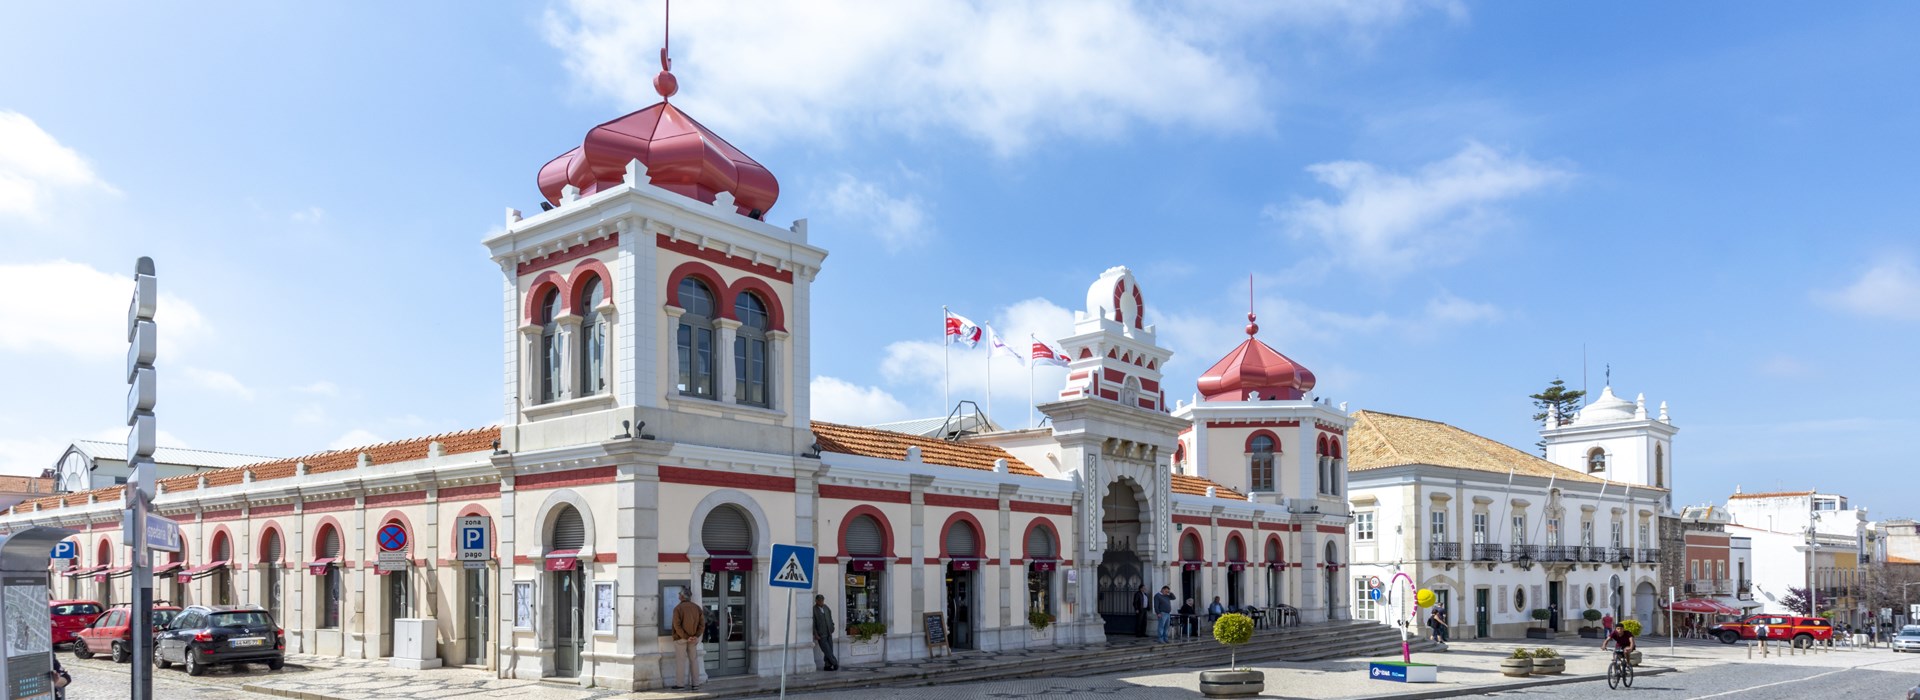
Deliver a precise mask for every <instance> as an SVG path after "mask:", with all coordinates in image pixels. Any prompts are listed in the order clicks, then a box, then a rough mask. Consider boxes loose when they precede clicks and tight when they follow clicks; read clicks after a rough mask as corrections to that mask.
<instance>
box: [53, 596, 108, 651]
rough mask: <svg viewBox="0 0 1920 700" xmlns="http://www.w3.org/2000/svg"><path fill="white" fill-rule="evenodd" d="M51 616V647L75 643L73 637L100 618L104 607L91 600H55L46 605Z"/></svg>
mask: <svg viewBox="0 0 1920 700" xmlns="http://www.w3.org/2000/svg"><path fill="white" fill-rule="evenodd" d="M47 608H48V612H50V613H52V614H53V646H55V647H58V646H60V645H62V644H67V643H70V642H73V641H75V637H74V636H73V635H74V634H75V633H78V632H79V631H80V630H83V629H86V628H87V625H91V624H93V621H94V619H96V618H98V617H100V611H102V610H105V609H106V607H105V606H102V605H101V604H99V603H96V602H94V601H91V600H55V601H49V602H48V603H47Z"/></svg>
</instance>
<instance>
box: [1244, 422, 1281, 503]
mask: <svg viewBox="0 0 1920 700" xmlns="http://www.w3.org/2000/svg"><path fill="white" fill-rule="evenodd" d="M1273 448H1274V444H1273V438H1270V437H1267V436H1265V435H1255V436H1254V437H1253V439H1252V440H1248V441H1247V488H1248V489H1250V490H1253V491H1274V490H1276V489H1275V488H1274V468H1273Z"/></svg>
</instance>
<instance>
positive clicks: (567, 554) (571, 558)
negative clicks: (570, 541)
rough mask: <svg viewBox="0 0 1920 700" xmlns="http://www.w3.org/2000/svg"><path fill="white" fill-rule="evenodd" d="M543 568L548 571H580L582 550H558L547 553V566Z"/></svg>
mask: <svg viewBox="0 0 1920 700" xmlns="http://www.w3.org/2000/svg"><path fill="white" fill-rule="evenodd" d="M542 568H543V569H545V570H547V571H572V570H574V569H578V568H580V550H578V549H556V550H554V551H551V552H547V562H546V566H544V567H542Z"/></svg>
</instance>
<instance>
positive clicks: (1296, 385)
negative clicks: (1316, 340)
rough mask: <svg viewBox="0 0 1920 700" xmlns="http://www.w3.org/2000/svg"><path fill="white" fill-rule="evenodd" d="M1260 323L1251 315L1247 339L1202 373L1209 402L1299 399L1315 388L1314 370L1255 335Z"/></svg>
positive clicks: (1248, 320) (1200, 383) (1203, 394)
mask: <svg viewBox="0 0 1920 700" xmlns="http://www.w3.org/2000/svg"><path fill="white" fill-rule="evenodd" d="M1258 332H1260V325H1259V324H1257V323H1254V315H1253V314H1247V340H1246V342H1243V343H1241V344H1240V346H1239V347H1237V348H1234V349H1233V352H1230V353H1227V356H1226V357H1224V358H1221V360H1220V361H1219V362H1216V363H1214V365H1213V367H1211V368H1208V369H1207V371H1206V372H1205V373H1204V374H1201V375H1200V382H1199V387H1200V395H1201V396H1203V397H1205V398H1206V400H1208V401H1247V400H1249V398H1248V397H1249V396H1250V395H1251V394H1256V393H1257V394H1259V397H1260V398H1259V400H1261V401H1278V400H1298V399H1303V398H1306V395H1307V392H1309V391H1313V383H1314V378H1313V372H1311V371H1308V370H1307V368H1306V367H1302V366H1300V363H1298V362H1294V361H1293V360H1291V359H1289V358H1288V357H1287V356H1286V355H1282V354H1280V353H1279V352H1278V351H1276V350H1274V349H1273V348H1270V347H1267V344H1266V343H1262V342H1260V341H1259V339H1257V338H1254V337H1253V335H1254V334H1255V333H1258Z"/></svg>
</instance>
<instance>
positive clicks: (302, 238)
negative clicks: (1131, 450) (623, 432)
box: [0, 0, 1920, 516]
mask: <svg viewBox="0 0 1920 700" xmlns="http://www.w3.org/2000/svg"><path fill="white" fill-rule="evenodd" d="M661 17H662V12H661V6H660V3H658V2H655V1H651V0H649V1H645V2H612V1H608V0H559V1H556V2H552V3H549V4H539V3H525V4H516V5H511V6H505V5H483V6H474V5H472V4H469V3H454V2H420V3H399V4H395V3H379V4H375V3H304V4H265V5H262V4H258V3H229V4H219V3H209V4H206V5H199V6H195V7H194V8H192V9H190V10H183V9H180V8H176V7H171V6H155V5H153V4H150V3H122V2H98V3H28V4H24V5H21V4H15V5H11V6H9V7H8V8H7V9H5V10H4V11H0V38H3V39H4V40H0V66H5V67H6V70H4V71H0V472H6V473H23V474H32V473H38V472H39V471H40V470H42V469H45V468H47V467H50V466H52V464H53V463H54V461H55V460H56V459H57V458H58V457H59V454H60V450H61V449H62V448H63V447H64V446H65V445H66V444H67V443H68V442H69V441H71V440H74V439H81V438H94V439H106V440H113V441H119V440H122V439H124V434H125V428H124V427H123V426H122V418H123V410H124V399H125V385H124V376H123V374H122V372H123V371H124V357H125V348H126V346H125V338H124V330H123V328H124V319H125V309H126V303H127V301H126V300H127V295H128V294H129V293H130V290H131V283H130V282H129V278H130V275H131V270H132V266H133V261H134V259H135V258H137V257H138V256H141V255H147V256H152V257H153V258H154V259H155V260H156V262H157V265H158V268H159V273H160V287H161V289H162V290H163V299H162V303H161V306H160V314H159V321H158V325H159V328H160V332H161V336H162V340H161V346H160V356H159V361H158V363H157V364H158V366H159V370H160V377H161V382H162V383H161V397H162V398H161V402H160V405H159V407H158V409H157V413H158V416H159V426H160V430H161V433H160V435H161V441H162V444H166V445H170V446H183V447H193V448H199V449H208V450H219V451H228V452H239V453H246V454H260V455H270V456H292V455H300V454H307V453H311V452H316V451H320V450H324V449H329V448H339V447H350V446H356V445H363V444H368V443H372V442H377V441H381V440H390V439H398V438H404V437H411V436H416V435H423V434H428V433H435V432H442V431H448V430H457V429H464V428H471V427H478V426H484V425H488V424H492V423H496V422H499V421H501V420H502V416H501V405H502V397H501V394H500V392H501V379H500V376H499V374H498V372H499V369H500V366H501V362H502V358H501V355H500V353H501V349H502V345H503V344H502V342H501V338H500V336H499V335H498V334H499V333H500V332H501V324H500V318H499V290H500V283H501V282H500V279H501V278H500V274H501V273H500V270H499V269H498V268H497V267H496V266H494V265H493V264H492V263H491V262H490V261H489V260H488V259H487V256H486V253H485V249H484V248H483V247H482V246H481V244H480V241H481V240H482V239H483V238H484V237H485V236H487V235H488V234H489V232H494V231H498V230H499V229H500V228H501V227H502V225H503V224H502V222H503V218H502V213H503V211H504V210H505V209H506V208H510V207H511V208H518V209H521V210H525V211H536V210H537V202H538V200H539V195H538V192H537V190H536V188H535V182H534V174H535V172H536V170H537V169H538V168H539V167H540V165H541V164H543V163H545V162H546V161H547V160H548V159H550V158H552V157H554V156H556V155H558V154H560V153H562V152H564V151H566V150H567V149H569V148H571V147H573V146H575V145H578V144H579V139H580V138H581V137H582V136H583V135H584V134H585V133H586V131H587V130H588V129H589V128H591V127H593V126H594V125H596V124H599V123H601V122H603V121H606V120H609V119H612V118H614V117H617V116H619V115H621V114H624V113H626V112H630V111H633V110H636V109H639V108H641V107H644V106H646V105H648V104H651V103H652V102H654V101H655V100H656V99H657V98H656V96H655V95H654V93H653V90H652V87H651V80H652V77H653V75H654V74H655V73H656V72H657V71H658V70H659V53H658V52H659V47H660V41H661V30H662V27H661ZM1916 25H1920V5H1913V4H1911V3H1869V2H1862V3H1838V4H1832V3H1828V4H1824V5H1806V4H1790V3H1773V2H1765V3H1732V2H1701V3H1685V4H1678V5H1676V4H1673V3H1655V2H1623V3H1587V4H1573V3H1484V4H1483V3H1476V2H1465V1H1433V2H1429V1H1423V0H1383V1H1381V2H1369V3H1346V2H1336V1H1333V0H1301V1H1299V2H1289V3H1251V2H1248V3H1238V2H1194V3H1179V4H1176V3H1129V2H1080V1H1075V0H1060V1H1054V2H994V3H985V2H965V1H954V0H929V1H928V2H915V3H891V2H853V1H842V0H830V1H829V0H816V1H811V2H797V1H796V2H775V1H768V2H746V1H744V0H741V1H732V0H703V1H700V2H685V1H683V2H682V3H681V4H680V6H678V7H676V8H675V10H674V16H673V24H672V28H673V37H672V54H673V58H674V73H675V75H676V76H678V78H679V82H680V94H679V95H678V96H676V97H675V98H674V102H675V104H676V105H679V106H680V107H681V108H682V109H684V110H686V111H687V112H688V113H689V114H692V115H693V116H695V117H696V118H698V119H700V120H701V121H702V122H703V123H704V124H706V125H707V126H708V127H710V128H712V129H713V130H715V131H716V132H718V133H719V134H721V135H722V136H724V137H725V138H727V139H728V140H729V141H731V142H732V143H733V144H734V145H736V146H738V147H740V148H741V149H742V150H744V151H746V152H747V153H749V154H751V155H752V156H753V157H754V158H756V159H757V160H759V161H760V162H761V163H763V164H765V165H766V166H767V167H768V168H769V169H771V170H772V171H773V172H774V173H775V175H776V176H778V177H779V179H780V184H781V196H780V199H779V202H778V203H777V204H776V205H775V206H774V208H773V209H772V211H771V212H770V213H769V215H768V217H767V218H768V220H769V221H771V222H778V223H780V224H782V225H784V224H785V223H787V222H790V221H792V220H794V219H799V218H805V219H808V220H809V224H810V226H809V228H810V231H811V235H812V241H813V242H814V243H815V244H817V245H820V246H822V247H824V248H826V249H828V250H829V251H830V256H829V258H828V260H827V263H826V266H825V268H824V270H823V271H822V272H821V274H820V276H819V277H818V279H817V280H816V281H815V283H814V287H813V326H812V330H813V338H812V351H813V361H814V365H813V374H814V376H813V377H811V382H812V387H813V396H814V402H813V405H812V411H813V414H814V416H815V417H816V418H819V419H826V420H837V421H845V422H854V423H872V422H880V421H886V420H895V419H902V418H908V417H921V416H932V415H938V414H941V413H943V412H944V411H943V410H942V384H943V381H945V380H944V379H943V370H942V368H943V366H944V357H943V354H944V351H943V348H942V347H941V346H940V345H939V342H940V331H939V328H940V325H939V313H940V308H941V307H942V306H948V307H951V308H952V309H953V310H954V311H956V312H959V313H962V314H965V315H967V316H969V317H970V318H973V319H974V320H977V321H982V322H988V323H992V324H993V325H994V326H995V327H996V328H998V329H999V330H1000V331H1001V332H1002V333H1003V334H1004V335H1006V336H1007V337H1009V338H1011V339H1013V340H1014V342H1019V341H1020V340H1021V339H1024V338H1025V337H1026V336H1027V335H1028V334H1029V333H1032V334H1035V335H1038V336H1040V337H1042V338H1047V339H1055V338H1059V337H1063V336H1065V335H1066V334H1067V333H1068V329H1069V328H1070V327H1071V322H1072V317H1073V313H1074V312H1075V311H1076V310H1079V309H1081V308H1082V307H1083V306H1084V301H1083V300H1084V297H1085V290H1086V288H1087V285H1088V284H1090V283H1091V282H1092V281H1093V279H1094V278H1095V277H1097V276H1098V275H1099V274H1100V273H1101V271H1102V270H1105V269H1107V268H1109V267H1112V266H1116V265H1126V266H1128V267H1130V268H1131V269H1132V270H1133V271H1134V272H1135V273H1136V275H1137V276H1138V278H1139V281H1140V284H1141V286H1142V288H1143V289H1144V290H1145V291H1146V293H1147V304H1148V310H1147V316H1148V321H1149V323H1151V324H1153V325H1154V326H1155V327H1156V329H1157V333H1158V338H1159V340H1160V342H1161V344H1162V345H1164V346H1166V347H1168V348H1170V349H1172V350H1173V352H1174V359H1173V360H1172V361H1171V362H1169V363H1168V364H1167V365H1166V367H1165V371H1166V375H1167V381H1166V385H1167V386H1168V387H1169V389H1168V399H1169V400H1191V394H1192V392H1193V388H1192V387H1193V383H1194V380H1195V378H1196V377H1197V376H1198V375H1199V374H1200V373H1201V372H1203V371H1204V370H1205V369H1206V368H1207V367H1208V366H1209V365H1211V364H1212V363H1213V362H1214V361H1216V360H1218V359H1219V358H1220V357H1221V356H1223V355H1224V354H1226V353H1227V351H1229V350H1231V349H1232V348H1233V347H1234V345H1236V344H1237V343H1238V342H1239V341H1240V340H1241V339H1242V338H1244V335H1242V331H1241V328H1242V326H1243V325H1244V324H1245V314H1246V312H1247V310H1248V307H1247V304H1248V302H1247V299H1248V292H1249V288H1248V279H1249V276H1250V275H1251V278H1252V280H1253V281H1252V293H1253V298H1254V309H1255V310H1256V311H1257V312H1258V314H1259V317H1260V327H1261V332H1260V338H1261V340H1263V341H1265V342H1267V343H1268V344H1270V345H1272V346H1273V347H1275V348H1276V349H1278V350H1280V351H1281V352H1283V353H1286V354H1287V355H1288V356H1290V357H1292V358H1293V359H1295V360H1296V361H1298V362H1300V363H1301V364H1303V365H1305V366H1307V367H1308V368H1310V369H1312V370H1313V371H1314V372H1315V373H1316V374H1317V375H1318V376H1319V386H1318V388H1317V390H1316V391H1317V393H1318V395H1319V396H1322V397H1326V398H1329V399H1330V400H1332V401H1333V402H1335V403H1341V402H1344V403H1346V404H1347V405H1348V406H1349V408H1351V409H1369V410H1378V411H1385V412H1390V413H1397V414H1403V415H1411V416H1418V417H1422V418H1428V419H1433V420H1440V421H1445V422H1447V423H1451V424H1453V425H1457V426H1460V427H1462V428H1465V429H1468V430H1471V431H1474V432H1477V433H1480V434H1483V435H1487V436H1489V437H1493V438H1495V439H1498V440H1501V441H1503V442H1506V443H1508V444H1512V445H1516V446H1519V447H1521V448H1522V449H1532V447H1531V446H1532V445H1533V443H1534V442H1535V441H1536V440H1537V439H1538V436H1537V434H1536V433H1537V430H1538V426H1537V425H1536V424H1535V423H1534V422H1533V421H1532V419H1531V416H1532V413H1533V407H1532V406H1531V405H1530V402H1529V400H1528V399H1527V396H1528V395H1529V394H1532V393H1534V392H1536V391H1539V390H1540V389H1542V388H1543V387H1544V386H1546V384H1547V383H1548V382H1549V381H1551V380H1553V379H1555V378H1561V379H1564V380H1566V381H1567V382H1568V383H1569V384H1571V385H1572V386H1574V387H1586V388H1588V389H1590V390H1592V391H1593V393H1594V394H1598V393H1599V391H1600V389H1601V387H1602V385H1603V384H1604V383H1605V382H1606V377H1607V376H1608V375H1609V372H1610V376H1611V381H1612V383H1613V386H1614V387H1615V391H1616V392H1617V393H1620V394H1621V395H1623V396H1626V397H1627V398H1629V399H1631V398H1633V397H1634V396H1636V395H1638V394H1642V393H1644V394H1645V395H1646V399H1647V402H1648V405H1649V408H1650V409H1653V410H1657V408H1655V407H1657V406H1658V405H1659V404H1660V403H1661V402H1666V403H1667V404H1668V405H1669V407H1670V412H1671V415H1672V419H1673V423H1674V425H1676V426H1678V427H1679V428H1680V433H1679V435H1678V436H1677V437H1676V439H1675V445H1674V449H1673V453H1672V454H1673V457H1672V459H1673V464H1674V470H1675V471H1674V473H1675V479H1676V494H1675V502H1676V503H1677V504H1692V503H1705V502H1717V501H1723V500H1724V499H1725V497H1726V496H1727V495H1728V494H1731V493H1733V492H1734V490H1735V489H1736V488H1739V489H1742V490H1744V491H1747V492H1755V491H1769V490H1800V489H1808V488H1818V489H1821V490H1823V491H1829V492H1836V493H1841V494H1846V495H1849V496H1851V497H1852V499H1853V503H1854V505H1856V506H1861V507H1866V508H1869V509H1870V510H1871V512H1872V513H1873V514H1874V515H1876V516H1896V515H1905V516H1913V515H1920V511H1916V509H1915V508H1913V507H1912V505H1911V504H1912V503H1913V501H1914V500H1915V497H1916V496H1920V487H1916V486H1915V482H1916V480H1915V478H1914V477H1913V476H1912V475H1913V474H1914V473H1916V472H1915V467H1916V464H1915V459H1914V458H1913V457H1912V456H1911V452H1909V451H1908V450H1906V449H1905V446H1904V444H1903V443H1904V441H1905V440H1906V439H1910V437H1911V436H1913V435H1916V434H1920V418H1916V414H1915V411H1914V410H1913V409H1912V408H1911V402H1910V397H1912V396H1914V395H1916V393H1920V378H1916V373H1915V372H1913V366H1914V365H1913V358H1914V357H1915V354H1914V351H1913V349H1912V348H1913V347H1914V346H1915V345H1916V344H1920V229H1916V226H1915V221H1916V219H1917V218H1920V217H1917V216H1916V215H1920V196H1915V195H1916V194H1920V192H1917V191H1916V189H1917V188H1916V184H1915V183H1916V180H1915V178H1914V177H1913V175H1912V168H1911V164H1912V163H1914V162H1917V161H1920V130H1916V129H1915V127H1914V125H1915V124H1920V89H1916V88H1920V85H1916V83H1917V82H1920V73H1917V72H1916V71H1914V70H1913V67H1914V66H1915V65H1920V43H1916V42H1913V41H1911V37H1910V36H1909V32H1908V31H1907V29H1908V28H1910V27H1913V26H1916ZM953 362H954V370H953V374H952V379H951V381H952V386H953V394H954V398H955V399H956V400H957V399H960V398H968V399H972V400H975V401H978V402H979V403H981V404H983V405H984V404H985V403H987V401H986V399H987V397H986V390H985V389H986V386H987V384H988V382H987V380H986V377H985V374H986V366H987V359H986V357H985V355H984V353H982V352H980V351H974V352H972V353H955V355H954V358H953ZM1029 379H1030V377H1029V375H1028V373H1027V372H1025V371H1024V370H1022V369H1021V368H1020V367H1018V366H1017V365H1014V364H1012V362H1011V361H1010V360H1000V361H998V363H997V364H995V365H994V369H993V377H992V386H993V389H994V390H993V392H992V394H993V409H992V410H993V413H994V416H995V418H996V419H998V420H999V421H1000V422H1002V423H1003V424H1007V425H1011V426H1024V425H1026V424H1027V420H1028V410H1029V404H1028V401H1027V391H1028V386H1029ZM1031 381H1032V384H1033V385H1034V386H1036V387H1037V388H1036V389H1035V391H1036V392H1037V393H1038V394H1039V395H1040V396H1043V397H1044V396H1045V395H1047V394H1049V393H1052V392H1054V391H1057V390H1058V388H1059V386H1060V382H1061V381H1062V378H1061V376H1060V373H1059V372H1057V371H1042V372H1036V373H1034V374H1033V375H1032V377H1031ZM1043 401H1044V399H1043Z"/></svg>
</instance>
